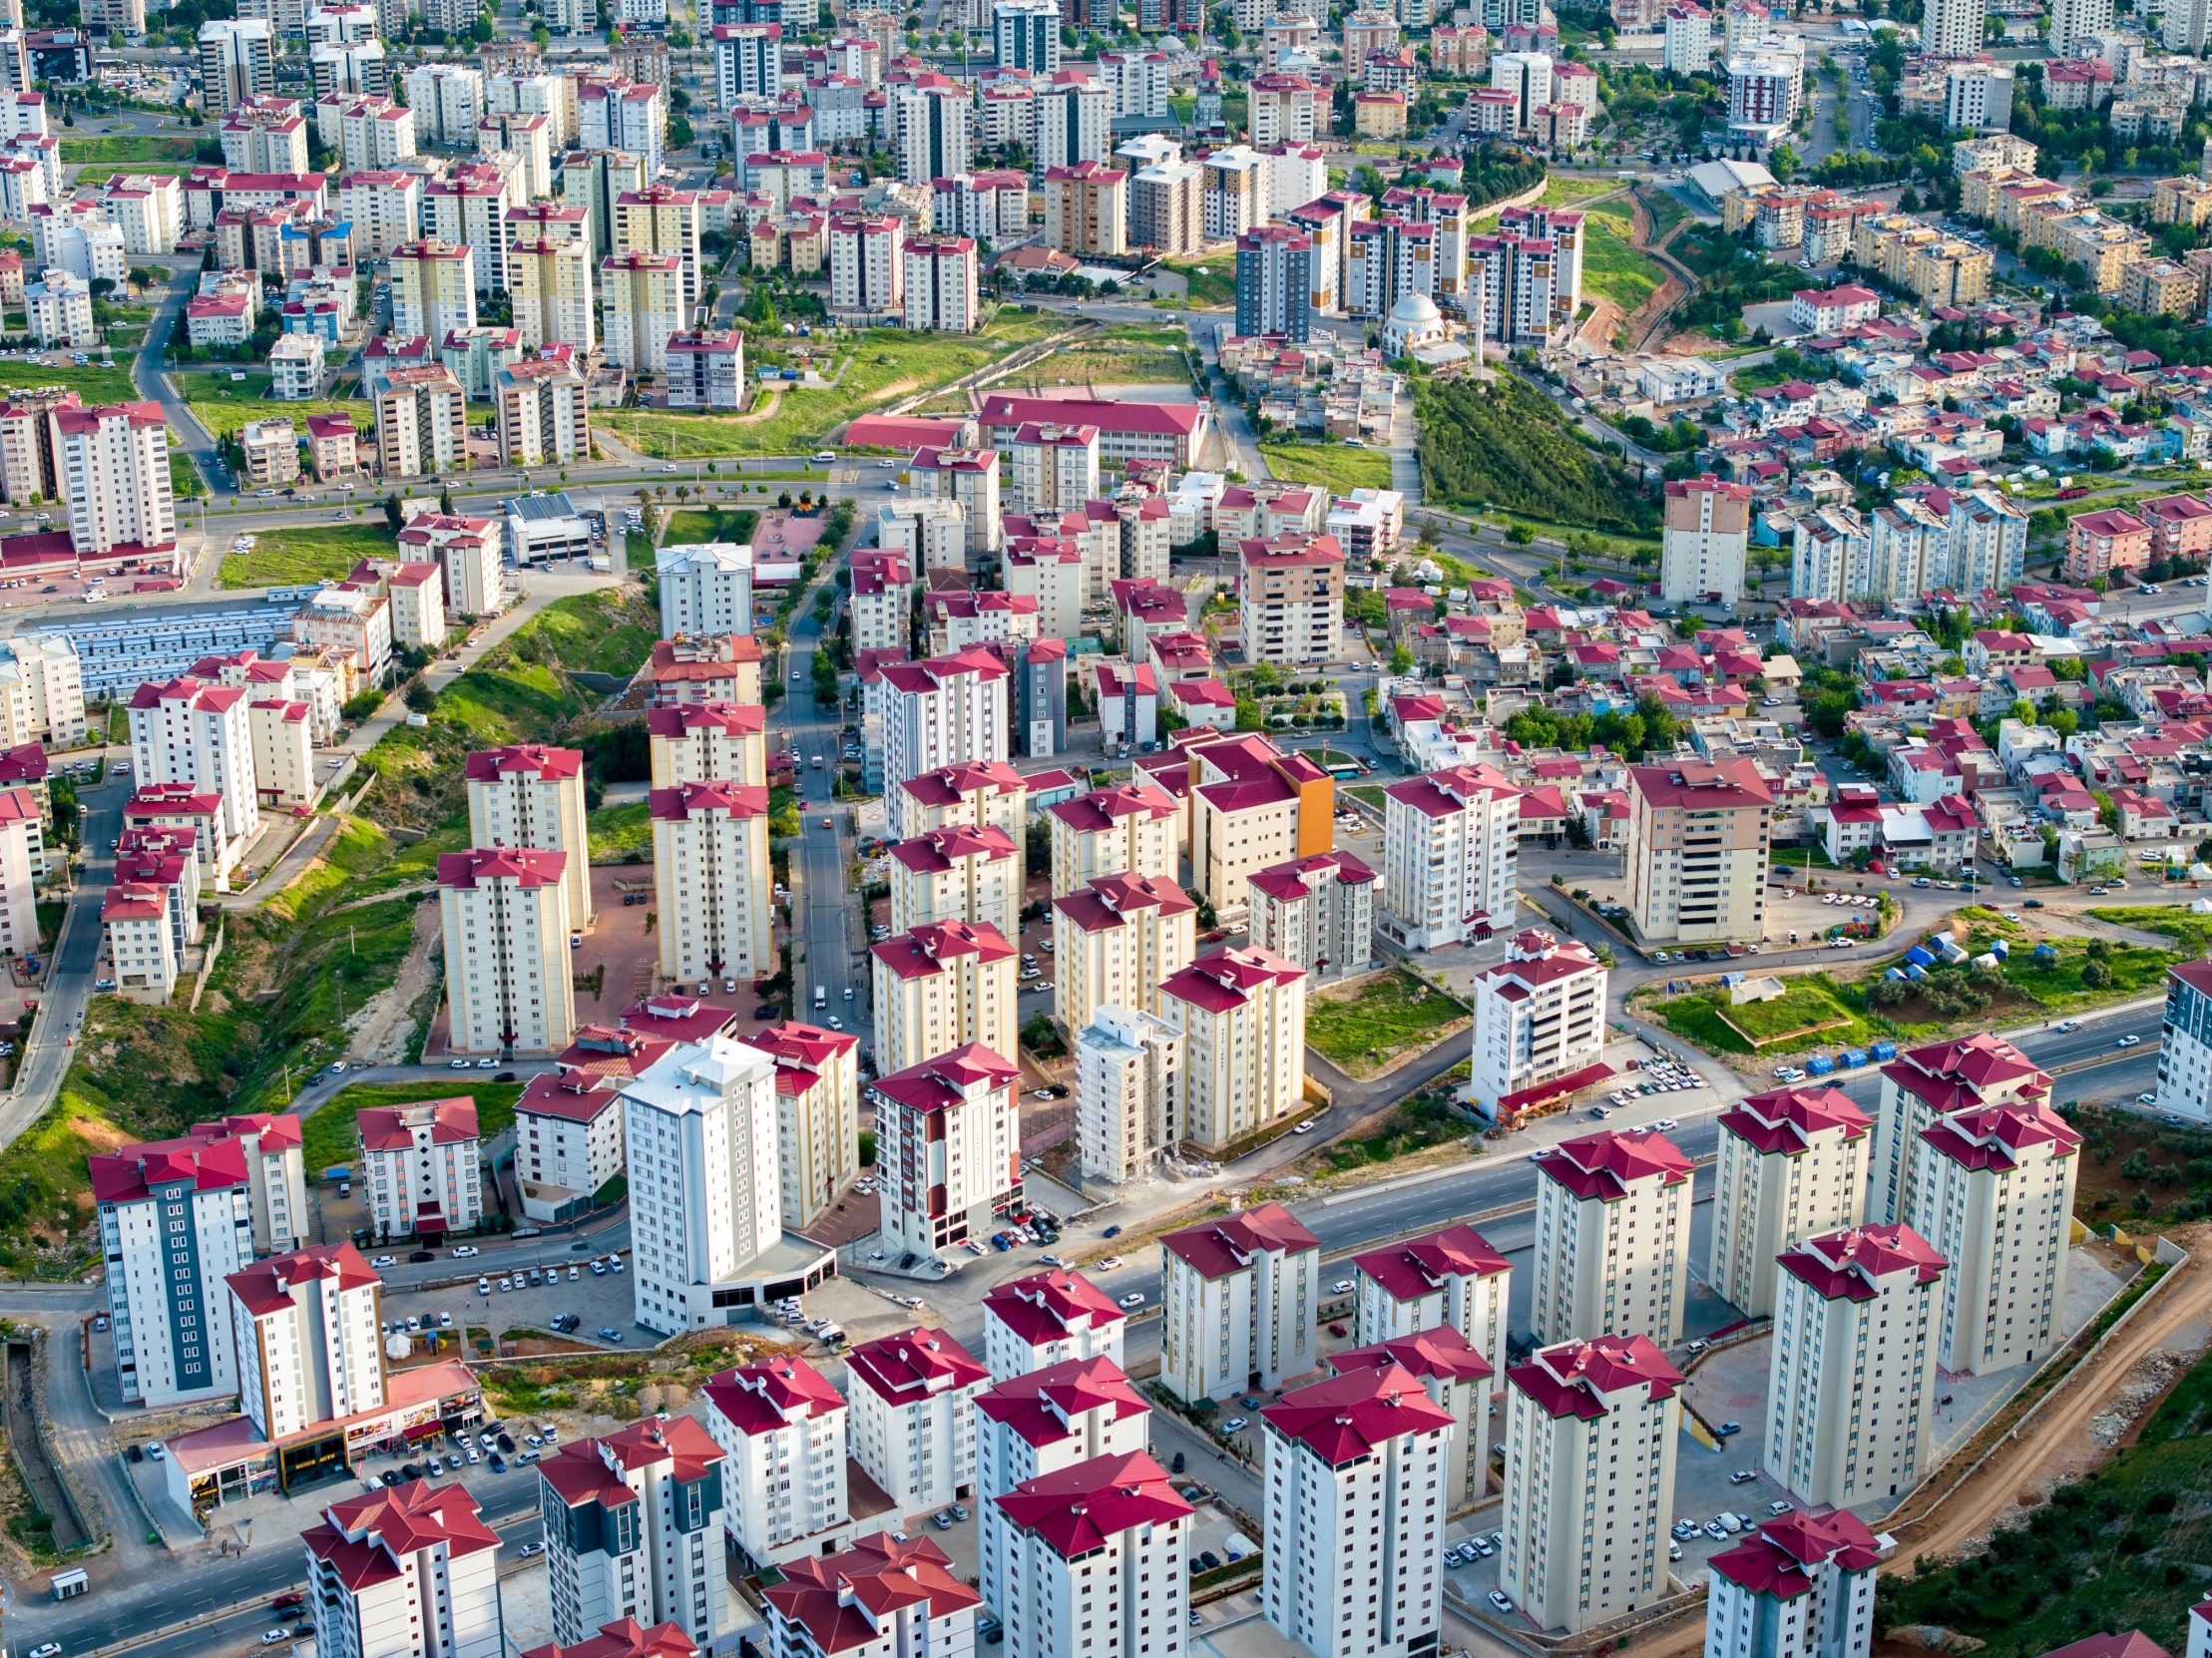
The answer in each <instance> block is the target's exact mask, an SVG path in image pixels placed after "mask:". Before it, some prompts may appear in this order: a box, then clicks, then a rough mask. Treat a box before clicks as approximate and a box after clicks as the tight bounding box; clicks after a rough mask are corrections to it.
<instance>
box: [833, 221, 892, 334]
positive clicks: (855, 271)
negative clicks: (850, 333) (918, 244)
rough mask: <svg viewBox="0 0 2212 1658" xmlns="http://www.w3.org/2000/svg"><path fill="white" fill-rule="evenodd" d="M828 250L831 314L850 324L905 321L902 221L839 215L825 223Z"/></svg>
mask: <svg viewBox="0 0 2212 1658" xmlns="http://www.w3.org/2000/svg"><path fill="white" fill-rule="evenodd" d="M827 246H828V263H829V310H830V314H831V315H832V316H836V317H840V318H844V319H849V320H851V321H853V322H866V321H872V320H877V319H881V320H883V321H886V322H890V321H897V320H899V319H902V318H903V317H904V315H905V312H906V290H905V279H906V260H905V256H904V254H905V246H906V221H905V220H904V219H901V218H894V217H892V216H890V215H889V214H876V213H850V214H841V215H839V216H836V217H833V218H831V219H830V221H829V231H828V235H827Z"/></svg>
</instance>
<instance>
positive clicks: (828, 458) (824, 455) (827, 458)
mask: <svg viewBox="0 0 2212 1658" xmlns="http://www.w3.org/2000/svg"><path fill="white" fill-rule="evenodd" d="M836 459H837V452H836V451H835V450H834V449H825V450H823V451H822V452H821V453H820V454H818V455H816V456H815V457H814V464H815V465H816V466H830V465H833V464H834V463H835V462H836Z"/></svg>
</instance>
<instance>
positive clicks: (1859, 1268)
mask: <svg viewBox="0 0 2212 1658" xmlns="http://www.w3.org/2000/svg"><path fill="white" fill-rule="evenodd" d="M1775 1259H1776V1261H1777V1262H1778V1263H1779V1264H1780V1266H1781V1268H1782V1270H1783V1271H1784V1272H1786V1273H1788V1274H1790V1276H1791V1277H1793V1278H1797V1279H1799V1280H1801V1281H1803V1282H1804V1283H1805V1284H1807V1285H1808V1286H1810V1287H1811V1288H1812V1289H1814V1290H1816V1291H1818V1292H1819V1293H1820V1294H1821V1295H1823V1296H1825V1297H1826V1298H1827V1299H1828V1300H1830V1301H1836V1300H1839V1299H1848V1300H1851V1301H1872V1300H1873V1299H1874V1298H1875V1296H1876V1295H1877V1294H1879V1293H1880V1291H1879V1289H1878V1287H1877V1283H1876V1281H1877V1280H1878V1279H1882V1278H1887V1277H1888V1276H1889V1275H1890V1274H1892V1273H1895V1272H1917V1273H1918V1274H1919V1277H1920V1281H1921V1282H1922V1283H1923V1284H1932V1283H1934V1282H1935V1281H1936V1280H1937V1279H1939V1278H1941V1277H1942V1276H1943V1275H1944V1269H1945V1268H1946V1267H1948V1266H1949V1265H1950V1264H1951V1263H1950V1262H1948V1261H1946V1260H1945V1259H1944V1258H1943V1257H1942V1256H1941V1255H1939V1254H1937V1253H1936V1251H1935V1249H1934V1247H1933V1246H1931V1245H1930V1243H1929V1242H1928V1240H1927V1239H1926V1238H1924V1237H1922V1236H1921V1235H1920V1234H1919V1233H1918V1232H1916V1231H1914V1230H1913V1229H1912V1228H1911V1227H1910V1226H1907V1225H1905V1224H1904V1223H1903V1222H1902V1221H1899V1222H1897V1223H1895V1224H1892V1225H1886V1226H1850V1227H1846V1228H1844V1229H1843V1230H1842V1231H1839V1232H1827V1233H1823V1234H1822V1235H1821V1236H1819V1237H1817V1238H1807V1239H1805V1240H1804V1241H1803V1242H1802V1243H1797V1244H1793V1245H1791V1246H1790V1247H1789V1248H1788V1249H1785V1250H1784V1251H1783V1252H1782V1253H1781V1254H1780V1255H1778V1256H1776V1257H1775Z"/></svg>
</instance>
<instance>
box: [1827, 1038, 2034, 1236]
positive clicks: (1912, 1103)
mask: <svg viewBox="0 0 2212 1658" xmlns="http://www.w3.org/2000/svg"><path fill="white" fill-rule="evenodd" d="M2050 1088H2051V1078H2050V1075H2049V1073H2048V1072H2046V1071H2043V1070H2040V1069H2038V1068H2037V1067H2036V1065H2035V1063H2034V1061H2033V1060H2031V1059H2029V1058H2028V1057H2027V1055H2026V1054H2024V1053H2022V1052H2021V1051H2020V1050H2019V1049H2018V1048H2016V1047H2014V1046H2013V1045H2012V1044H2011V1043H2010V1042H2008V1041H2006V1040H2005V1039H2004V1038H2003V1037H2002V1036H1991V1035H1990V1034H1989V1033H1987V1032H1984V1033H1981V1034H1979V1035H1976V1036H1965V1037H1961V1038H1958V1039H1956V1040H1953V1041H1943V1042H1931V1043H1930V1044H1928V1045H1927V1046H1925V1047H1909V1048H1906V1049H1905V1050H1904V1051H1903V1052H1901V1053H1899V1054H1898V1056H1897V1057H1896V1058H1895V1059H1891V1060H1887V1061H1885V1062H1884V1064H1883V1066H1882V1099H1881V1103H1880V1105H1879V1107H1878V1108H1877V1111H1876V1114H1875V1128H1874V1150H1873V1154H1872V1166H1871V1168H1870V1169H1869V1171H1868V1176H1867V1180H1868V1185H1867V1201H1866V1207H1865V1217H1866V1218H1867V1219H1868V1220H1902V1221H1908V1222H1910V1221H1912V1220H1913V1217H1914V1216H1915V1215H1917V1214H1920V1213H1923V1212H1924V1210H1925V1207H1926V1205H1927V1202H1928V1195H1927V1192H1926V1190H1925V1188H1926V1186H1927V1184H1928V1170H1929V1168H1930V1167H1931V1166H1932V1165H1931V1163H1930V1148H1929V1145H1928V1141H1927V1134H1928V1130H1929V1129H1931V1128H1933V1127H1935V1126H1936V1124H1937V1123H1938V1122H1940V1121H1941V1120H1942V1119H1943V1118H1945V1117H1947V1116H1949V1115H1951V1114H1952V1113H1953V1112H1955V1111H1964V1110H1974V1109H1977V1108H1979V1107H1983V1106H1991V1105H2007V1104H2013V1103H2024V1102H2027V1101H2031V1100H2037V1099H2047V1098H2049V1097H2050ZM1939 1247H1940V1246H1939Z"/></svg>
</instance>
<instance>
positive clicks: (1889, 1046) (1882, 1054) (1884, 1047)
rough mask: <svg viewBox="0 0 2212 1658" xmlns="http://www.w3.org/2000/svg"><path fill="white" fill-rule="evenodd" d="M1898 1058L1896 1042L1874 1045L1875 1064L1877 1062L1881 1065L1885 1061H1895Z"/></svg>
mask: <svg viewBox="0 0 2212 1658" xmlns="http://www.w3.org/2000/svg"><path fill="white" fill-rule="evenodd" d="M1896 1057H1897V1043H1895V1042H1876V1043H1875V1044H1874V1062H1875V1063H1876V1064H1880V1063H1881V1062H1882V1061H1883V1060H1885V1059H1894V1058H1896Z"/></svg>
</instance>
